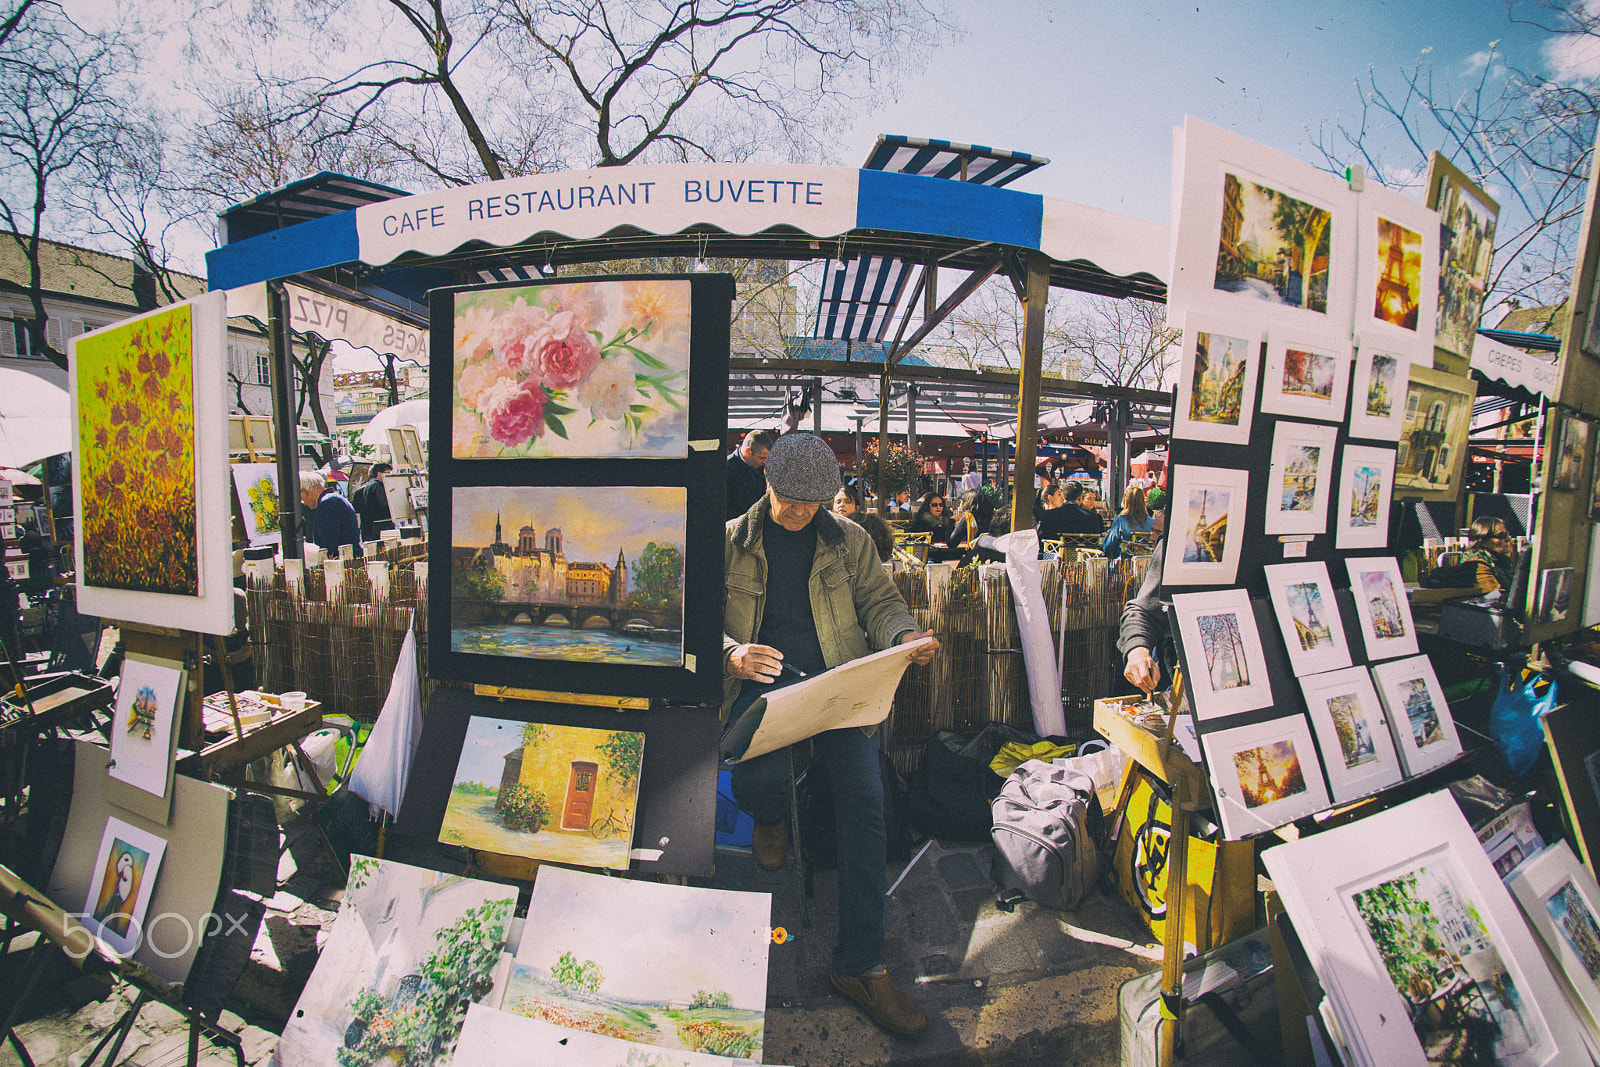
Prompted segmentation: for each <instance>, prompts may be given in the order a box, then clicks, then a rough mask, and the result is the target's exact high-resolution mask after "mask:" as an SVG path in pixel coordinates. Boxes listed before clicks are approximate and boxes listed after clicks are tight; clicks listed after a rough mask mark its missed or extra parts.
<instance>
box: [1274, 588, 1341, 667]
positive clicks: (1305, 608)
mask: <svg viewBox="0 0 1600 1067" xmlns="http://www.w3.org/2000/svg"><path fill="white" fill-rule="evenodd" d="M1262 574H1263V576H1264V577H1265V578H1266V580H1267V593H1268V595H1270V596H1271V597H1272V609H1273V611H1274V612H1276V613H1277V616H1278V627H1279V629H1280V630H1281V631H1282V632H1283V643H1284V646H1285V647H1287V648H1288V650H1289V666H1290V668H1291V669H1293V671H1294V673H1295V675H1296V676H1297V677H1298V676H1303V675H1307V674H1320V673H1322V672H1324V671H1333V670H1338V669H1339V668H1340V667H1348V666H1350V647H1349V645H1348V644H1346V643H1345V636H1344V620H1343V619H1342V618H1341V617H1340V615H1339V605H1338V604H1337V603H1335V602H1334V599H1333V580H1332V579H1331V578H1329V577H1328V565H1327V564H1326V563H1323V562H1320V561H1318V562H1315V563H1277V564H1273V565H1271V566H1268V567H1263V568H1262Z"/></svg>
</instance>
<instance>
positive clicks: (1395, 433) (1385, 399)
mask: <svg viewBox="0 0 1600 1067" xmlns="http://www.w3.org/2000/svg"><path fill="white" fill-rule="evenodd" d="M1410 380H1411V379H1410V361H1409V360H1407V359H1406V357H1404V356H1402V355H1400V354H1398V353H1396V352H1393V351H1390V350H1389V349H1386V348H1379V347H1377V346H1374V345H1365V346H1362V347H1361V348H1358V349H1356V362H1355V369H1354V371H1353V372H1352V373H1351V375H1350V436H1351V437H1360V438H1362V439H1364V440H1368V441H1398V440H1399V439H1400V427H1401V426H1403V425H1404V424H1405V399H1404V398H1405V394H1406V389H1407V383H1408V382H1409V381H1410Z"/></svg>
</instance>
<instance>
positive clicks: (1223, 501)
mask: <svg viewBox="0 0 1600 1067" xmlns="http://www.w3.org/2000/svg"><path fill="white" fill-rule="evenodd" d="M1171 480H1172V486H1173V488H1172V500H1171V503H1170V504H1169V505H1168V507H1169V510H1168V512H1167V529H1168V531H1169V533H1168V536H1167V551H1166V556H1165V560H1164V563H1163V565H1162V571H1161V578H1162V581H1163V582H1164V583H1165V584H1167V585H1169V586H1181V585H1232V584H1233V580H1234V577H1235V576H1236V575H1237V574H1238V573H1239V553H1240V551H1241V547H1242V544H1243V541H1244V522H1245V508H1246V507H1247V506H1248V494H1249V489H1250V472H1249V471H1245V470H1236V469H1234V468H1232V467H1196V466H1189V465H1185V464H1178V465H1175V466H1174V467H1173V468H1172V479H1171Z"/></svg>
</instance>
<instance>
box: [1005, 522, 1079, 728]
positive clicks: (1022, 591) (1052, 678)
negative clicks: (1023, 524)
mask: <svg viewBox="0 0 1600 1067" xmlns="http://www.w3.org/2000/svg"><path fill="white" fill-rule="evenodd" d="M995 542H996V544H997V545H998V546H999V547H1000V548H1002V549H1004V550H1005V554H1006V577H1007V578H1008V579H1009V580H1010V582H1011V600H1012V602H1013V603H1014V604H1016V607H1017V632H1018V633H1019V634H1021V640H1022V662H1023V664H1024V665H1025V666H1026V668H1027V671H1028V699H1029V702H1030V703H1031V704H1032V705H1033V732H1034V733H1036V734H1038V735H1039V736H1040V737H1060V736H1062V735H1064V734H1065V733H1066V732H1067V716H1066V713H1065V712H1063V711H1062V710H1061V670H1060V667H1059V665H1058V664H1057V663H1056V653H1055V646H1054V644H1053V643H1052V642H1051V640H1050V614H1049V612H1048V611H1047V610H1046V608H1045V603H1044V590H1043V586H1042V584H1041V579H1040V577H1039V535H1038V533H1037V532H1035V531H1033V530H1013V531H1012V532H1011V533H1008V534H1006V535H1005V536H1004V537H999V538H996V539H995Z"/></svg>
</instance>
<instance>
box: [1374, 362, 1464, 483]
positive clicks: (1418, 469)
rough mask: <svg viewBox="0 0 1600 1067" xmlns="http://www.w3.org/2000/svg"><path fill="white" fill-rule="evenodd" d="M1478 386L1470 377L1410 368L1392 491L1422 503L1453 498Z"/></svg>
mask: <svg viewBox="0 0 1600 1067" xmlns="http://www.w3.org/2000/svg"><path fill="white" fill-rule="evenodd" d="M1477 395H1478V387H1477V384H1476V383H1474V382H1473V381H1472V379H1471V378H1467V377H1462V376H1459V375H1455V374H1446V373H1445V372H1444V371H1438V370H1434V369H1433V368H1432V367H1422V366H1417V365H1413V366H1412V367H1411V380H1410V383H1409V387H1408V389H1407V391H1406V406H1405V413H1404V416H1403V419H1404V421H1403V422H1402V423H1401V427H1400V446H1399V449H1398V450H1397V454H1396V457H1395V467H1394V487H1395V491H1396V492H1397V493H1399V494H1400V495H1402V496H1405V497H1415V498H1420V499H1423V500H1454V499H1455V498H1456V496H1457V495H1458V494H1459V492H1460V489H1461V471H1462V468H1463V466H1464V465H1465V463H1466V458H1467V432H1468V431H1469V430H1470V429H1471V428H1472V402H1473V400H1474V399H1476V398H1477Z"/></svg>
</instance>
